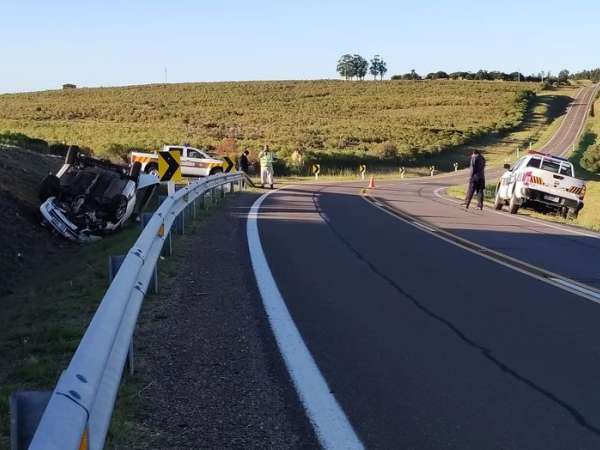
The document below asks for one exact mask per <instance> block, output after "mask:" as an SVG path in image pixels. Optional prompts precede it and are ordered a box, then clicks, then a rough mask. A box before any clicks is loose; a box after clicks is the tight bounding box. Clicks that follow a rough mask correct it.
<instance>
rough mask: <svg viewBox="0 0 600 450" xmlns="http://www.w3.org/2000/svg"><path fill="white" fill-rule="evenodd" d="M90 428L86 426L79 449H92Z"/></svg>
mask: <svg viewBox="0 0 600 450" xmlns="http://www.w3.org/2000/svg"><path fill="white" fill-rule="evenodd" d="M88 434H89V433H88V429H87V428H86V429H85V430H84V431H83V436H81V443H80V444H79V450H89V449H90V440H89V438H88Z"/></svg>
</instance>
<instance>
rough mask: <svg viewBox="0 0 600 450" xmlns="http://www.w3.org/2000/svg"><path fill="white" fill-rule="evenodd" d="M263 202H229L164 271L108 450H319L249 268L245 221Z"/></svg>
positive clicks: (146, 310) (240, 198)
mask: <svg viewBox="0 0 600 450" xmlns="http://www.w3.org/2000/svg"><path fill="white" fill-rule="evenodd" d="M257 197H258V194H256V193H253V192H245V193H243V194H236V195H235V196H233V197H229V199H228V200H226V202H225V203H224V204H223V205H221V207H219V208H217V209H214V210H213V211H212V212H211V213H209V217H207V218H205V219H203V220H202V221H200V222H198V223H197V225H196V226H195V229H194V230H193V231H192V232H191V233H189V234H187V235H185V236H183V237H180V238H179V239H177V240H176V247H175V252H174V256H172V257H171V258H169V259H168V261H164V262H163V267H162V269H161V270H162V275H161V277H160V293H159V294H158V295H154V296H150V297H149V298H148V299H147V300H146V303H145V304H144V306H143V309H142V313H141V317H140V321H139V328H138V331H137V332H136V337H135V346H136V374H135V375H134V376H133V378H132V379H131V380H130V383H125V386H128V385H129V388H125V389H123V390H122V393H121V394H120V397H121V398H120V399H119V405H118V408H117V415H116V416H115V418H114V420H113V427H112V430H113V436H112V439H111V442H110V444H109V447H110V448H155V449H175V448H177V449H184V448H207V449H208V448H210V449H230V448H231V449H234V448H235V449H238V448H239V449H250V448H277V449H300V448H318V444H317V441H316V439H315V437H314V434H313V431H312V428H311V426H310V424H309V422H308V420H307V419H306V416H305V414H304V411H303V409H302V407H301V404H300V402H299V400H298V398H297V395H296V392H295V390H294V388H293V385H292V382H291V380H290V378H289V376H288V373H287V371H286V369H285V366H284V363H283V360H282V358H281V355H280V354H279V351H278V349H277V346H276V343H275V340H274V338H273V335H272V332H271V329H270V327H269V324H268V320H267V317H266V315H265V312H264V309H263V306H262V301H261V298H260V295H259V293H258V291H257V287H256V283H255V280H254V275H253V272H252V268H251V265H250V260H249V255H248V248H247V240H246V214H247V211H248V210H249V208H250V206H251V205H252V203H253V201H254V200H255V199H256V198H257ZM118 421H121V422H127V424H126V425H127V426H124V423H115V422H118Z"/></svg>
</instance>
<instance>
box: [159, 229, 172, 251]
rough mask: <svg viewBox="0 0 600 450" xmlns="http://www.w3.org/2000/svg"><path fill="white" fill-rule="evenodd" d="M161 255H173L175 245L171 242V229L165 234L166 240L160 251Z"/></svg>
mask: <svg viewBox="0 0 600 450" xmlns="http://www.w3.org/2000/svg"><path fill="white" fill-rule="evenodd" d="M160 254H161V256H171V255H172V254H173V246H172V243H171V232H170V231H169V232H168V233H167V235H166V236H165V241H164V243H163V246H162V250H161V251H160Z"/></svg>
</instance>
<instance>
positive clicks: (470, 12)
mask: <svg viewBox="0 0 600 450" xmlns="http://www.w3.org/2000/svg"><path fill="white" fill-rule="evenodd" d="M0 18H1V20H0V24H1V25H0V58H1V62H0V92H17V91H31V90H41V89H54V88H57V87H58V86H60V85H61V84H62V83H65V82H71V83H75V84H77V85H82V86H112V85H127V84H143V83H155V82H163V81H164V78H165V73H164V71H165V67H166V68H167V76H168V82H184V81H218V80H257V79H269V80H274V79H313V78H334V77H336V76H337V74H336V72H335V65H336V61H337V59H338V58H339V56H340V55H342V54H343V53H359V54H361V55H363V56H364V57H366V58H367V59H369V58H370V57H371V56H372V55H374V54H376V53H379V54H381V55H382V57H383V58H384V59H385V60H386V61H387V63H388V68H389V72H388V76H390V75H392V74H395V73H403V72H407V71H410V69H413V68H414V69H415V70H416V71H417V72H419V73H421V74H425V73H427V72H431V71H436V70H445V71H448V72H451V71H455V70H471V71H476V70H478V69H480V68H484V69H487V70H502V71H505V72H511V71H515V70H520V71H521V72H523V73H526V74H528V73H538V72H539V71H540V70H545V71H547V70H550V71H552V72H553V73H555V74H556V73H557V72H558V71H559V70H560V69H562V68H567V69H569V70H571V71H576V70H580V69H584V68H591V67H597V66H599V65H600V51H599V50H598V30H599V25H598V24H599V20H600V2H599V1H597V0H593V1H592V0H573V1H564V0H562V1H554V0H545V1H537V0H534V1H527V0H503V1H494V2H491V1H485V0H428V1H424V2H420V1H418V0H413V1H402V0H372V1H366V0H361V1H353V0H346V1H340V0H335V1H327V0H320V1H314V0H302V1H297V2H286V1H284V0H280V1H276V0H261V1H251V0H248V1H233V0H230V1H218V0H209V1H204V0H196V1H192V0H172V1H169V0H162V1H156V0H147V1H141V0H129V1H127V0H122V1H114V0H104V1H86V0H78V1H73V0H52V1H49V0H2V1H1V2H0Z"/></svg>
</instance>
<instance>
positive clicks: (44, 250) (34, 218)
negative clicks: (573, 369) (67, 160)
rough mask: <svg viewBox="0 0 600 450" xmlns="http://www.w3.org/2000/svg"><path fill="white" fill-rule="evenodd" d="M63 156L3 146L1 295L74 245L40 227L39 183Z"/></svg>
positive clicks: (0, 177) (0, 161)
mask: <svg viewBox="0 0 600 450" xmlns="http://www.w3.org/2000/svg"><path fill="white" fill-rule="evenodd" d="M61 164H62V158H61V157H58V156H52V155H43V154H40V153H37V152H34V151H31V150H27V149H24V148H19V147H12V146H4V145H0V297H2V296H4V295H7V294H10V293H11V292H12V290H13V289H14V288H15V287H16V286H17V285H18V284H19V283H22V282H23V281H24V280H26V279H27V277H28V274H32V273H34V272H35V271H36V270H39V268H40V266H42V265H43V264H44V259H45V257H46V256H47V255H49V254H54V253H56V252H57V251H59V250H60V249H61V248H64V247H66V246H70V245H71V244H69V243H68V242H64V241H62V240H60V239H58V238H56V237H54V236H52V234H51V233H50V232H49V231H48V230H46V229H44V228H43V227H41V226H40V224H41V216H40V213H39V201H38V198H37V193H38V186H39V183H40V181H41V180H42V178H44V176H46V175H47V174H48V173H50V172H56V171H57V170H58V168H59V167H60V165H61Z"/></svg>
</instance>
